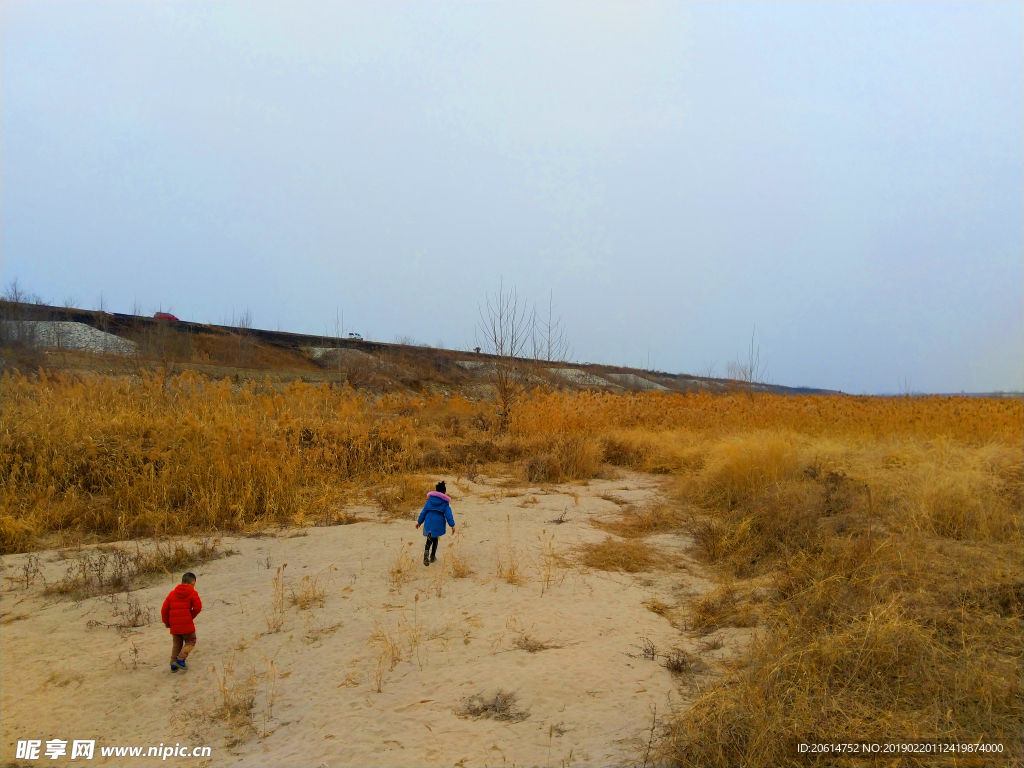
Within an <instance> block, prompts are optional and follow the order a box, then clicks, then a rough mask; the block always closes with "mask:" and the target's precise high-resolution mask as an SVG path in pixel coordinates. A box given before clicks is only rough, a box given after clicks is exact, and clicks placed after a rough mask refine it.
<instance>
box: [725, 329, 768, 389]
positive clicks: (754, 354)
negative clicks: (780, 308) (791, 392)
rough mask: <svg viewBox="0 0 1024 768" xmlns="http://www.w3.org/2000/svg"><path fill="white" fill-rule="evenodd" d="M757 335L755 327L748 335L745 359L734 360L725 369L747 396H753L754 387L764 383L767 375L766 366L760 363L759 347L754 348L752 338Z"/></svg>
mask: <svg viewBox="0 0 1024 768" xmlns="http://www.w3.org/2000/svg"><path fill="white" fill-rule="evenodd" d="M756 333H757V326H754V330H753V331H752V332H751V334H750V347H749V348H748V349H747V359H746V360H745V361H744V360H739V359H737V360H734V361H732V362H730V363H729V364H728V365H727V366H726V368H727V373H728V376H729V378H730V379H735V380H736V381H738V382H740V383H741V385H742V386H743V389H745V390H746V391H747V393H748V394H753V391H754V385H755V384H759V383H761V382H763V381H764V379H765V374H766V373H767V370H768V367H767V364H765V365H762V363H761V345H760V344H758V345H756V346H755V342H754V336H755V334H756Z"/></svg>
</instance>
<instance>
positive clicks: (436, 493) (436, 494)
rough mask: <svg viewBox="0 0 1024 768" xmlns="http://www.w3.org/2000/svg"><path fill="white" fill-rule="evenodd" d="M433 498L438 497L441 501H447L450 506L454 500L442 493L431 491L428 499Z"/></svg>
mask: <svg viewBox="0 0 1024 768" xmlns="http://www.w3.org/2000/svg"><path fill="white" fill-rule="evenodd" d="M431 496H436V497H437V498H439V499H444V500H445V501H447V502H448V503H449V504H451V503H452V499H451V497H450V496H445V495H444V494H443V493H441V492H440V491H431V492H430V493H428V494H427V498H428V499H429V498H430V497H431Z"/></svg>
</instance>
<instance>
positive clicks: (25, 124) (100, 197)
mask: <svg viewBox="0 0 1024 768" xmlns="http://www.w3.org/2000/svg"><path fill="white" fill-rule="evenodd" d="M1022 7H1024V6H1022V5H1021V4H1020V3H991V4H987V3H979V2H970V3H964V4H958V3H936V4H929V3H917V2H915V3H906V4H903V3H865V4H855V3H820V4H816V3H786V4H773V3H749V4H729V3H708V4H696V3H667V4H665V3H599V2H588V3H568V2H561V3H546V2H533V3H515V4H512V3H479V4H472V3H453V4H435V3H408V4H400V3H387V2H370V3H326V2H317V3H309V4H304V3H296V2H288V3H280V4H277V3H266V4H264V3H245V2H232V3H224V4H220V3H166V4H165V3H157V2H148V3H136V2H130V3H129V2H124V3H97V2H88V3H86V2H81V3H70V4H64V3H56V2H54V3H19V2H11V1H8V2H4V3H3V4H2V5H0V109H2V111H0V169H2V175H0V183H2V205H0V249H2V250H0V255H2V261H0V279H2V282H3V285H4V286H5V287H6V286H8V285H9V284H10V281H11V280H12V279H14V278H17V279H18V280H19V283H20V284H21V285H22V287H24V288H27V289H29V290H31V291H34V292H36V293H38V294H40V295H41V296H42V297H43V298H44V299H47V300H50V301H52V302H55V303H60V302H62V301H63V300H64V299H65V298H67V297H71V298H74V299H76V300H77V304H78V306H84V307H87V308H94V307H95V306H96V305H97V303H98V300H99V296H100V294H101V292H102V294H103V296H104V298H105V301H106V304H107V308H108V309H110V310H112V311H122V312H127V311H130V310H131V308H132V306H133V304H134V302H136V301H138V302H139V303H140V304H141V306H142V308H143V309H144V310H145V311H146V312H147V313H148V312H152V311H154V310H155V309H157V308H163V309H170V310H171V311H173V312H174V313H175V314H177V315H178V316H179V317H181V318H183V319H191V320H196V321H201V322H220V321H223V320H226V319H228V320H229V319H230V318H231V316H232V314H235V315H237V314H239V313H241V312H242V311H244V310H245V309H247V308H248V309H250V310H251V312H252V315H253V320H254V325H256V326H257V327H262V328H270V329H277V328H280V329H281V330H288V331H297V332H308V333H323V332H324V330H325V328H328V327H329V328H330V329H331V330H332V331H333V328H334V320H335V313H336V311H338V312H344V319H345V325H346V330H352V331H357V332H360V333H362V334H363V335H364V336H367V337H371V338H374V339H378V340H382V341H393V340H394V339H395V338H396V337H397V336H409V337H412V338H414V339H416V340H417V341H419V342H426V343H430V344H436V343H438V342H443V343H444V345H445V346H448V347H451V348H466V347H467V346H471V345H472V341H473V327H474V323H475V321H476V317H477V307H478V304H479V303H480V302H482V301H483V300H484V298H485V295H486V294H487V293H488V292H493V291H495V290H497V288H498V285H499V281H500V280H501V279H504V283H505V285H506V287H508V286H513V285H514V286H516V287H517V288H518V291H519V293H520V295H521V296H522V297H526V298H527V299H529V300H530V301H535V302H537V303H538V304H545V303H546V301H547V298H548V294H549V291H553V293H554V300H555V303H556V305H557V309H556V312H557V313H559V314H561V315H562V316H563V317H564V322H565V327H566V330H567V332H568V334H569V337H570V339H571V341H572V343H573V345H574V347H575V351H576V358H577V359H578V360H580V361H590V362H602V363H609V364H619V365H632V366H638V365H641V364H642V365H643V366H646V365H647V361H648V359H650V361H651V364H652V365H656V367H657V368H658V369H661V370H666V371H670V372H688V373H702V372H705V371H706V370H707V369H708V367H709V366H710V365H711V364H712V363H715V364H716V372H717V373H718V374H719V375H722V374H724V373H725V369H726V364H727V362H728V361H729V360H730V359H735V358H736V357H737V355H739V354H741V353H742V352H743V350H744V349H745V347H746V345H747V344H748V343H749V339H750V335H751V332H752V330H753V329H754V327H755V326H756V329H757V339H758V341H759V343H760V349H761V359H762V361H763V362H765V363H767V367H768V377H769V378H770V380H772V381H773V382H775V383H778V384H787V385H811V386H819V387H827V388H834V389H842V390H843V391H846V392H855V393H860V392H892V391H896V390H898V389H899V387H900V383H901V381H904V380H909V381H911V382H912V386H913V388H914V389H915V390H921V391H932V392H952V391H960V390H962V389H963V390H967V391H979V390H993V389H1021V388H1024V255H1022V254H1024V157H1022V154H1024V132H1022V122H1024V103H1022V94H1024V45H1022V29H1024V18H1022V17H1024V13H1022Z"/></svg>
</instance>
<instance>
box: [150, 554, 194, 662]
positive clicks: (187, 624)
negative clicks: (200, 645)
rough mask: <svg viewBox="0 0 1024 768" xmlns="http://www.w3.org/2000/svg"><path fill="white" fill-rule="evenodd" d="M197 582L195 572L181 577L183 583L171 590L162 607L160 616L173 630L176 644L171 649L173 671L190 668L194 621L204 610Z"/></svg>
mask: <svg viewBox="0 0 1024 768" xmlns="http://www.w3.org/2000/svg"><path fill="white" fill-rule="evenodd" d="M195 583H196V575H195V574H194V573H186V574H185V575H184V576H182V577H181V584H179V585H178V586H176V587H175V588H174V589H172V590H171V594H169V595H168V596H167V598H166V599H165V600H164V604H163V607H162V608H161V609H160V618H162V619H163V620H164V626H165V627H167V628H168V629H169V630H171V636H172V637H173V638H174V646H173V648H172V650H171V672H177V671H178V669H179V668H181V669H188V667H186V666H185V659H187V658H188V655H189V654H190V653H191V652H192V649H193V648H195V647H196V625H195V623H194V622H193V619H195V617H196V616H198V615H199V612H200V611H201V610H203V601H202V600H200V599H199V593H198V592H196V589H195V587H194V586H192V585H193V584H195Z"/></svg>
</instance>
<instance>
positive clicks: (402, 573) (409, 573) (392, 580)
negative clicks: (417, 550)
mask: <svg viewBox="0 0 1024 768" xmlns="http://www.w3.org/2000/svg"><path fill="white" fill-rule="evenodd" d="M412 545H413V542H411V541H409V542H405V541H403V542H402V543H401V544H399V545H398V553H397V554H396V555H395V559H394V561H393V562H392V563H391V567H390V568H389V569H388V584H390V585H391V586H392V587H393V588H394V589H396V590H398V593H399V594H401V593H402V587H404V586H405V585H406V584H408V583H409V582H410V581H412V580H413V579H414V578H415V571H416V564H415V563H414V562H413V559H412V555H411V554H410V552H411V551H412Z"/></svg>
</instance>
